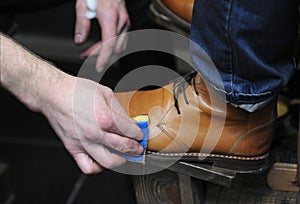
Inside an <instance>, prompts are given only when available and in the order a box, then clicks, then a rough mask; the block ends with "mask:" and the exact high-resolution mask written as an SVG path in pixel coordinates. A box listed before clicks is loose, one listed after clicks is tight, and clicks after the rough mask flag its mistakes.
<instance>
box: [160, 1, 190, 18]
mask: <svg viewBox="0 0 300 204" xmlns="http://www.w3.org/2000/svg"><path fill="white" fill-rule="evenodd" d="M161 2H162V3H163V4H164V5H165V7H167V8H168V9H169V10H170V11H172V12H173V13H174V14H176V15H177V16H178V17H180V18H182V19H184V20H185V21H187V22H191V19H192V12H193V6H194V0H176V1H174V0H161Z"/></svg>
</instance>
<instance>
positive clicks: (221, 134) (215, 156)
mask: <svg viewBox="0 0 300 204" xmlns="http://www.w3.org/2000/svg"><path fill="white" fill-rule="evenodd" d="M184 78H185V79H186V80H182V81H177V82H174V83H171V84H168V85H166V86H164V87H161V88H158V89H155V90H146V91H132V92H126V93H116V94H115V95H116V97H117V99H118V100H119V102H120V103H121V105H122V106H123V107H124V108H125V110H126V111H127V112H128V114H129V115H130V116H131V117H134V116H137V115H141V114H147V115H148V116H149V123H150V126H149V141H148V146H147V150H148V154H152V155H153V156H154V157H157V158H158V159H162V158H163V159H167V158H178V157H181V159H184V160H190V161H197V160H198V161H199V158H201V157H205V158H206V159H205V161H216V160H218V161H222V160H224V161H229V160H231V161H237V162H242V161H246V162H248V163H247V164H246V166H248V167H251V166H249V162H250V163H251V162H252V163H253V164H255V163H260V164H262V163H265V161H266V159H267V157H268V151H269V148H270V145H271V141H272V135H273V129H274V120H275V118H276V116H277V109H276V101H275V100H274V101H272V102H271V103H269V104H268V105H266V106H265V107H263V108H262V109H260V110H259V111H257V112H254V113H249V112H246V111H244V110H242V109H239V108H235V107H233V106H231V105H229V104H225V102H223V100H221V98H220V97H219V96H218V95H217V94H215V92H214V91H213V90H209V89H208V88H207V87H206V85H205V83H204V82H203V80H202V79H201V77H200V76H199V74H198V73H197V72H192V73H190V74H188V75H187V76H185V77H184ZM228 164H230V163H228ZM252 167H253V166H252ZM252 167H251V168H252ZM253 168H255V167H253ZM257 168H261V166H257Z"/></svg>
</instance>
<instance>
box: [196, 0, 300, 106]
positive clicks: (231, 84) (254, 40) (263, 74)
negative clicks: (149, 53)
mask: <svg viewBox="0 0 300 204" xmlns="http://www.w3.org/2000/svg"><path fill="white" fill-rule="evenodd" d="M298 4H299V1H298V0H288V1H282V0H263V1H261V0H195V5H194V10H193V19H192V28H191V40H192V41H194V42H195V43H196V44H197V45H198V46H199V47H197V46H196V47H195V46H191V56H192V61H193V63H194V65H195V66H196V68H197V69H198V71H199V72H200V73H201V74H202V76H203V77H204V78H205V79H206V80H207V81H208V82H209V83H210V84H211V85H212V86H213V87H214V88H215V89H216V90H217V91H218V92H223V93H225V96H226V100H227V102H229V103H231V104H232V105H234V106H236V107H239V108H242V109H245V110H247V111H249V112H253V111H255V110H257V109H259V108H261V107H262V106H264V105H265V104H266V103H268V102H269V101H270V100H272V99H274V98H275V97H276V96H277V94H278V92H279V91H280V90H281V89H282V87H284V86H285V85H286V84H287V83H288V81H289V79H290V77H291V75H292V74H293V72H294V70H295V67H296V65H295V60H294V57H293V54H294V49H295V45H296V35H297V25H298V20H299V19H298ZM199 49H202V50H204V51H205V52H206V54H207V55H208V56H209V57H210V59H211V60H212V61H213V63H214V65H215V67H216V68H217V70H218V72H219V76H220V78H221V80H216V79H217V78H216V77H215V75H214V73H213V72H211V71H210V70H209V69H207V68H205V69H204V68H203V67H201V57H199V56H198V55H197V53H199Z"/></svg>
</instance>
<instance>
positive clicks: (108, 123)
mask: <svg viewBox="0 0 300 204" xmlns="http://www.w3.org/2000/svg"><path fill="white" fill-rule="evenodd" d="M98 123H99V126H100V128H101V129H103V130H108V129H110V128H112V127H113V126H114V120H113V117H112V116H111V114H110V112H109V111H108V110H102V111H100V112H99V114H98Z"/></svg>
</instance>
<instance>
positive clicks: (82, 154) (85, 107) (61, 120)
mask: <svg viewBox="0 0 300 204" xmlns="http://www.w3.org/2000/svg"><path fill="white" fill-rule="evenodd" d="M74 79H75V78H72V79H71V81H70V79H66V80H64V82H63V83H62V84H61V85H63V87H64V88H62V87H61V89H59V90H61V91H60V92H61V94H59V96H56V97H55V96H53V97H55V98H56V100H54V101H56V102H55V103H52V100H49V102H46V103H45V104H44V105H43V109H42V112H43V113H44V115H46V116H47V118H48V120H49V121H50V123H51V125H52V127H53V128H54V130H55V131H56V133H57V134H58V135H59V137H60V138H61V140H62V141H63V143H64V145H65V147H66V149H67V150H68V151H69V152H70V154H71V155H72V156H73V158H74V159H75V160H76V162H77V164H78V166H79V167H80V169H81V170H82V171H83V172H84V173H88V174H89V173H97V172H100V171H101V170H103V169H104V168H113V167H116V166H119V165H121V164H123V163H124V162H125V159H124V158H123V157H121V156H119V155H118V154H116V153H112V152H111V151H109V150H108V149H107V147H109V148H111V149H114V150H116V151H118V152H123V153H126V154H133V155H137V156H138V155H140V154H141V153H142V152H143V148H142V146H140V145H139V144H138V142H137V141H136V140H141V139H142V137H143V134H142V132H141V130H140V129H139V128H138V127H137V126H136V125H135V124H134V122H133V121H132V120H131V119H130V118H129V117H128V116H127V114H126V113H125V111H124V110H123V108H122V107H121V105H120V104H119V103H118V101H117V100H116V99H115V97H114V94H113V92H112V91H111V90H110V89H109V88H107V87H104V86H101V85H98V84H96V83H95V82H92V81H90V80H86V79H80V78H77V79H76V84H75V80H74ZM74 89H75V91H74ZM56 93H57V92H56ZM73 94H74V95H73ZM72 106H73V108H72Z"/></svg>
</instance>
